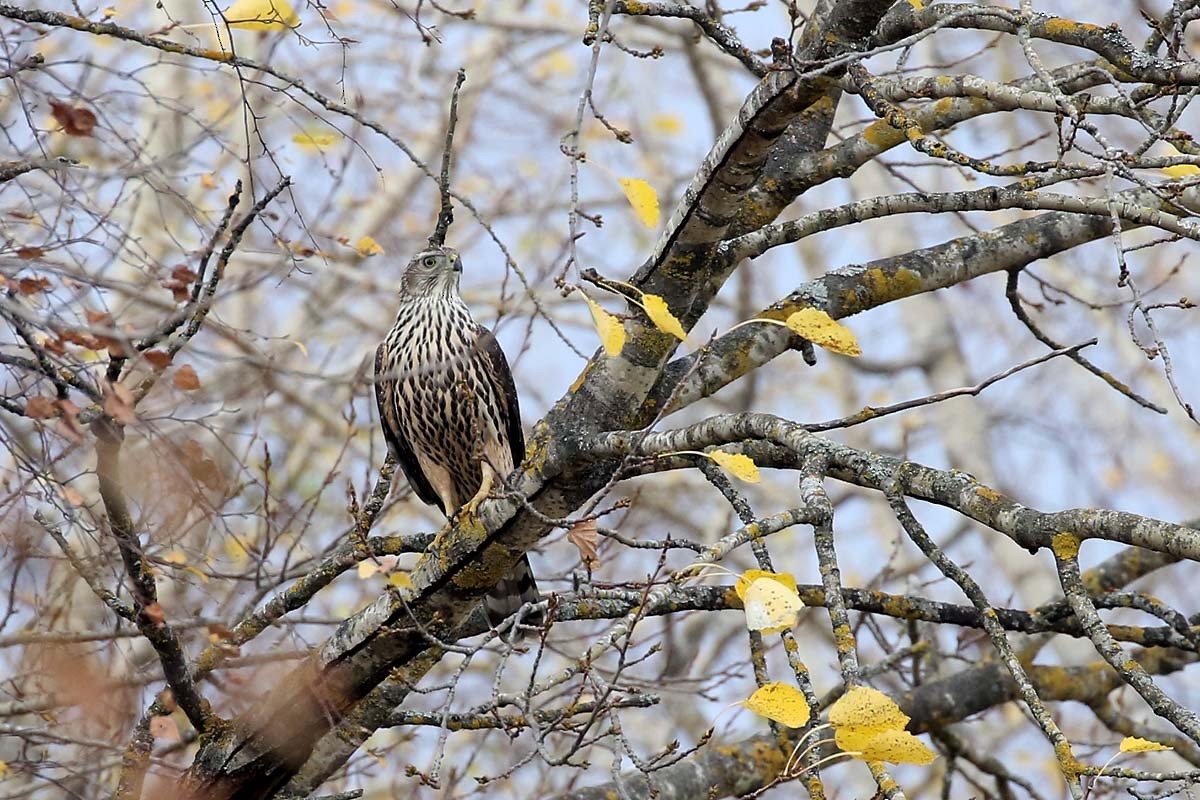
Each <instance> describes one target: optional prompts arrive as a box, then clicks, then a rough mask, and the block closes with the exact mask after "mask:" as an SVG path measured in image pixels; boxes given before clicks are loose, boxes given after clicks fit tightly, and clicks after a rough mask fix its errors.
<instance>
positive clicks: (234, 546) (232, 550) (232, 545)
mask: <svg viewBox="0 0 1200 800" xmlns="http://www.w3.org/2000/svg"><path fill="white" fill-rule="evenodd" d="M223 549H224V550H225V555H226V556H227V557H228V558H229V560H230V561H232V562H233V563H235V564H237V565H238V566H241V565H243V564H245V563H246V562H247V561H249V560H250V554H249V553H248V552H246V548H245V547H244V546H243V545H242V543H241V541H239V540H238V539H235V538H234V537H232V536H230V537H229V538H227V539H226V540H225V543H224V545H223Z"/></svg>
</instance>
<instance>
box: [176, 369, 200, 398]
mask: <svg viewBox="0 0 1200 800" xmlns="http://www.w3.org/2000/svg"><path fill="white" fill-rule="evenodd" d="M171 380H172V382H173V383H174V384H175V386H176V387H177V388H179V389H183V390H184V391H188V392H190V391H193V390H195V389H199V388H200V376H199V375H197V374H196V368H195V367H193V366H192V365H191V364H184V365H183V366H181V367H180V368H179V369H177V370H175V377H174V378H172V379H171Z"/></svg>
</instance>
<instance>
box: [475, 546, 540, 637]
mask: <svg viewBox="0 0 1200 800" xmlns="http://www.w3.org/2000/svg"><path fill="white" fill-rule="evenodd" d="M541 599H542V596H541V594H539V593H538V588H537V581H536V580H534V577H533V569H532V568H531V567H530V566H529V556H521V560H520V561H518V562H517V565H516V566H515V567H513V571H512V572H510V573H509V575H508V577H507V578H505V579H504V580H502V581H500V582H499V583H498V584H496V586H495V588H493V589H492V590H491V591H489V592H488V593H487V594H486V595H485V596H484V598H483V610H484V613H485V614H486V615H487V621H488V624H489V625H491V626H492V627H493V628H494V627H497V626H498V625H499V624H500V623H501V622H504V620H506V619H508V618H509V617H511V616H512V615H513V614H515V613H516V612H517V609H519V608H520V607H521V606H522V605H524V604H525V603H536V602H538V601H539V600H541ZM521 624H522V625H541V624H542V615H541V613H540V612H530V613H527V614H526V615H525V616H524V617H522V618H521ZM506 638H508V639H510V640H512V641H516V640H518V639H520V638H521V634H520V632H519V631H518V632H517V633H516V635H515V637H514V636H513V634H511V633H510V634H507V636H506Z"/></svg>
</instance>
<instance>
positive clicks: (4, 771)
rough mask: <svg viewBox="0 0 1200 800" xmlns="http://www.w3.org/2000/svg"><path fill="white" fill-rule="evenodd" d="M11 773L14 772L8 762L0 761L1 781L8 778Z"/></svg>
mask: <svg viewBox="0 0 1200 800" xmlns="http://www.w3.org/2000/svg"><path fill="white" fill-rule="evenodd" d="M10 772H12V767H10V766H9V765H8V762H7V761H0V780H4V779H5V778H7V777H8V774H9V773H10Z"/></svg>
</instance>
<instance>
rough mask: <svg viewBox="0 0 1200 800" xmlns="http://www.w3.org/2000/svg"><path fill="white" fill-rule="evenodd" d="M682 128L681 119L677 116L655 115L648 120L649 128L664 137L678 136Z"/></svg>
mask: <svg viewBox="0 0 1200 800" xmlns="http://www.w3.org/2000/svg"><path fill="white" fill-rule="evenodd" d="M683 127H684V125H683V118H682V117H680V116H679V115H678V114H656V115H654V116H653V117H651V118H650V128H651V129H652V130H654V131H655V132H656V133H661V134H663V135H665V136H678V135H679V134H681V133H683Z"/></svg>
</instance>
